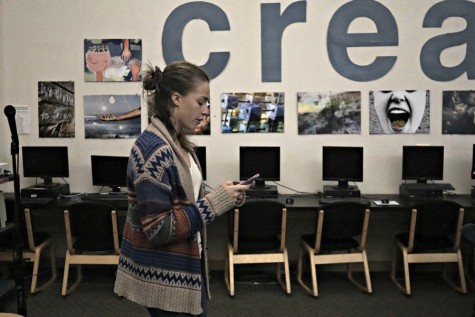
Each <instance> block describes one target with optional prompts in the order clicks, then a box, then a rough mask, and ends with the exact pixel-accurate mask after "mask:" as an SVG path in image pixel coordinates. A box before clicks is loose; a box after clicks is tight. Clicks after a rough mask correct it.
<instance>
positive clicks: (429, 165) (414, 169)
mask: <svg viewBox="0 0 475 317" xmlns="http://www.w3.org/2000/svg"><path fill="white" fill-rule="evenodd" d="M402 179H403V180H417V182H418V183H427V180H441V179H444V147H443V146H417V145H414V146H403V148H402Z"/></svg>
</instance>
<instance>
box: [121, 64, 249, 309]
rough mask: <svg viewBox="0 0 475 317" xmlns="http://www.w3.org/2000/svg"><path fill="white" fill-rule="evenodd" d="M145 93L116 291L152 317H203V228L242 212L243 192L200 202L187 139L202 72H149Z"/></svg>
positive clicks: (202, 95)
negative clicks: (146, 118) (145, 118)
mask: <svg viewBox="0 0 475 317" xmlns="http://www.w3.org/2000/svg"><path fill="white" fill-rule="evenodd" d="M143 87H144V96H145V97H146V99H147V104H148V107H149V114H150V115H151V116H152V118H151V123H150V124H149V125H148V127H147V129H145V131H144V132H143V133H142V134H141V136H140V137H139V138H138V139H137V140H136V142H135V144H134V146H133V147H132V150H131V154H130V158H129V167H128V172H127V183H128V195H129V209H128V212H127V220H126V224H125V227H124V233H123V239H122V245H121V255H120V258H119V266H118V271H117V277H116V282H115V287H114V291H115V292H116V293H117V294H118V295H120V296H124V297H126V298H128V299H129V300H131V301H133V302H136V303H138V304H140V305H143V306H145V307H147V309H148V311H149V313H150V316H190V315H201V316H206V306H205V303H206V300H205V298H206V295H209V293H208V291H207V290H208V285H207V283H208V278H207V271H208V270H207V263H206V260H207V259H206V252H205V251H206V247H205V246H206V224H208V223H210V222H211V221H213V220H214V219H215V217H217V216H220V215H221V214H223V213H225V212H226V211H228V210H229V209H231V208H233V207H234V206H236V205H240V204H242V203H243V202H244V197H245V195H244V191H245V190H246V189H248V188H249V186H248V185H233V182H232V181H226V182H224V183H223V184H221V185H220V186H218V187H217V188H216V189H215V190H213V191H211V192H210V193H209V194H207V195H206V196H204V197H203V187H202V184H201V183H202V176H201V172H200V168H199V165H198V164H199V163H198V160H197V158H196V156H195V154H194V152H193V144H192V143H191V142H190V141H189V140H188V139H187V137H186V136H187V135H189V134H192V133H193V131H194V129H195V128H196V127H197V126H198V125H199V123H200V122H201V120H202V119H203V117H204V115H205V114H206V113H207V107H208V104H209V77H208V75H207V74H206V73H205V72H204V71H203V70H202V69H201V68H199V67H197V66H196V65H193V64H190V63H188V62H175V63H172V64H170V65H168V66H167V67H166V68H165V69H164V70H163V72H162V71H161V70H160V69H159V68H158V67H155V68H152V67H148V69H147V70H146V71H145V72H144V78H143ZM206 293H208V294H206Z"/></svg>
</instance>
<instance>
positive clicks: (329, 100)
mask: <svg viewBox="0 0 475 317" xmlns="http://www.w3.org/2000/svg"><path fill="white" fill-rule="evenodd" d="M297 112H298V113H297V117H298V131H299V134H300V135H305V134H359V133H361V93H360V92H359V91H346V92H299V93H297Z"/></svg>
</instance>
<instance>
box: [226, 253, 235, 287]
mask: <svg viewBox="0 0 475 317" xmlns="http://www.w3.org/2000/svg"><path fill="white" fill-rule="evenodd" d="M225 262H226V264H225V268H224V270H225V273H224V274H225V276H224V278H225V281H226V287H227V288H228V292H229V295H230V296H234V261H233V247H232V246H231V245H228V254H227V258H226V259H225Z"/></svg>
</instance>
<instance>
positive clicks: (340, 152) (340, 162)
mask: <svg viewBox="0 0 475 317" xmlns="http://www.w3.org/2000/svg"><path fill="white" fill-rule="evenodd" d="M322 179H323V180H324V181H338V187H339V188H347V187H348V182H349V181H352V182H362V181H363V148H362V147H351V146H324V147H323V148H322Z"/></svg>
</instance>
